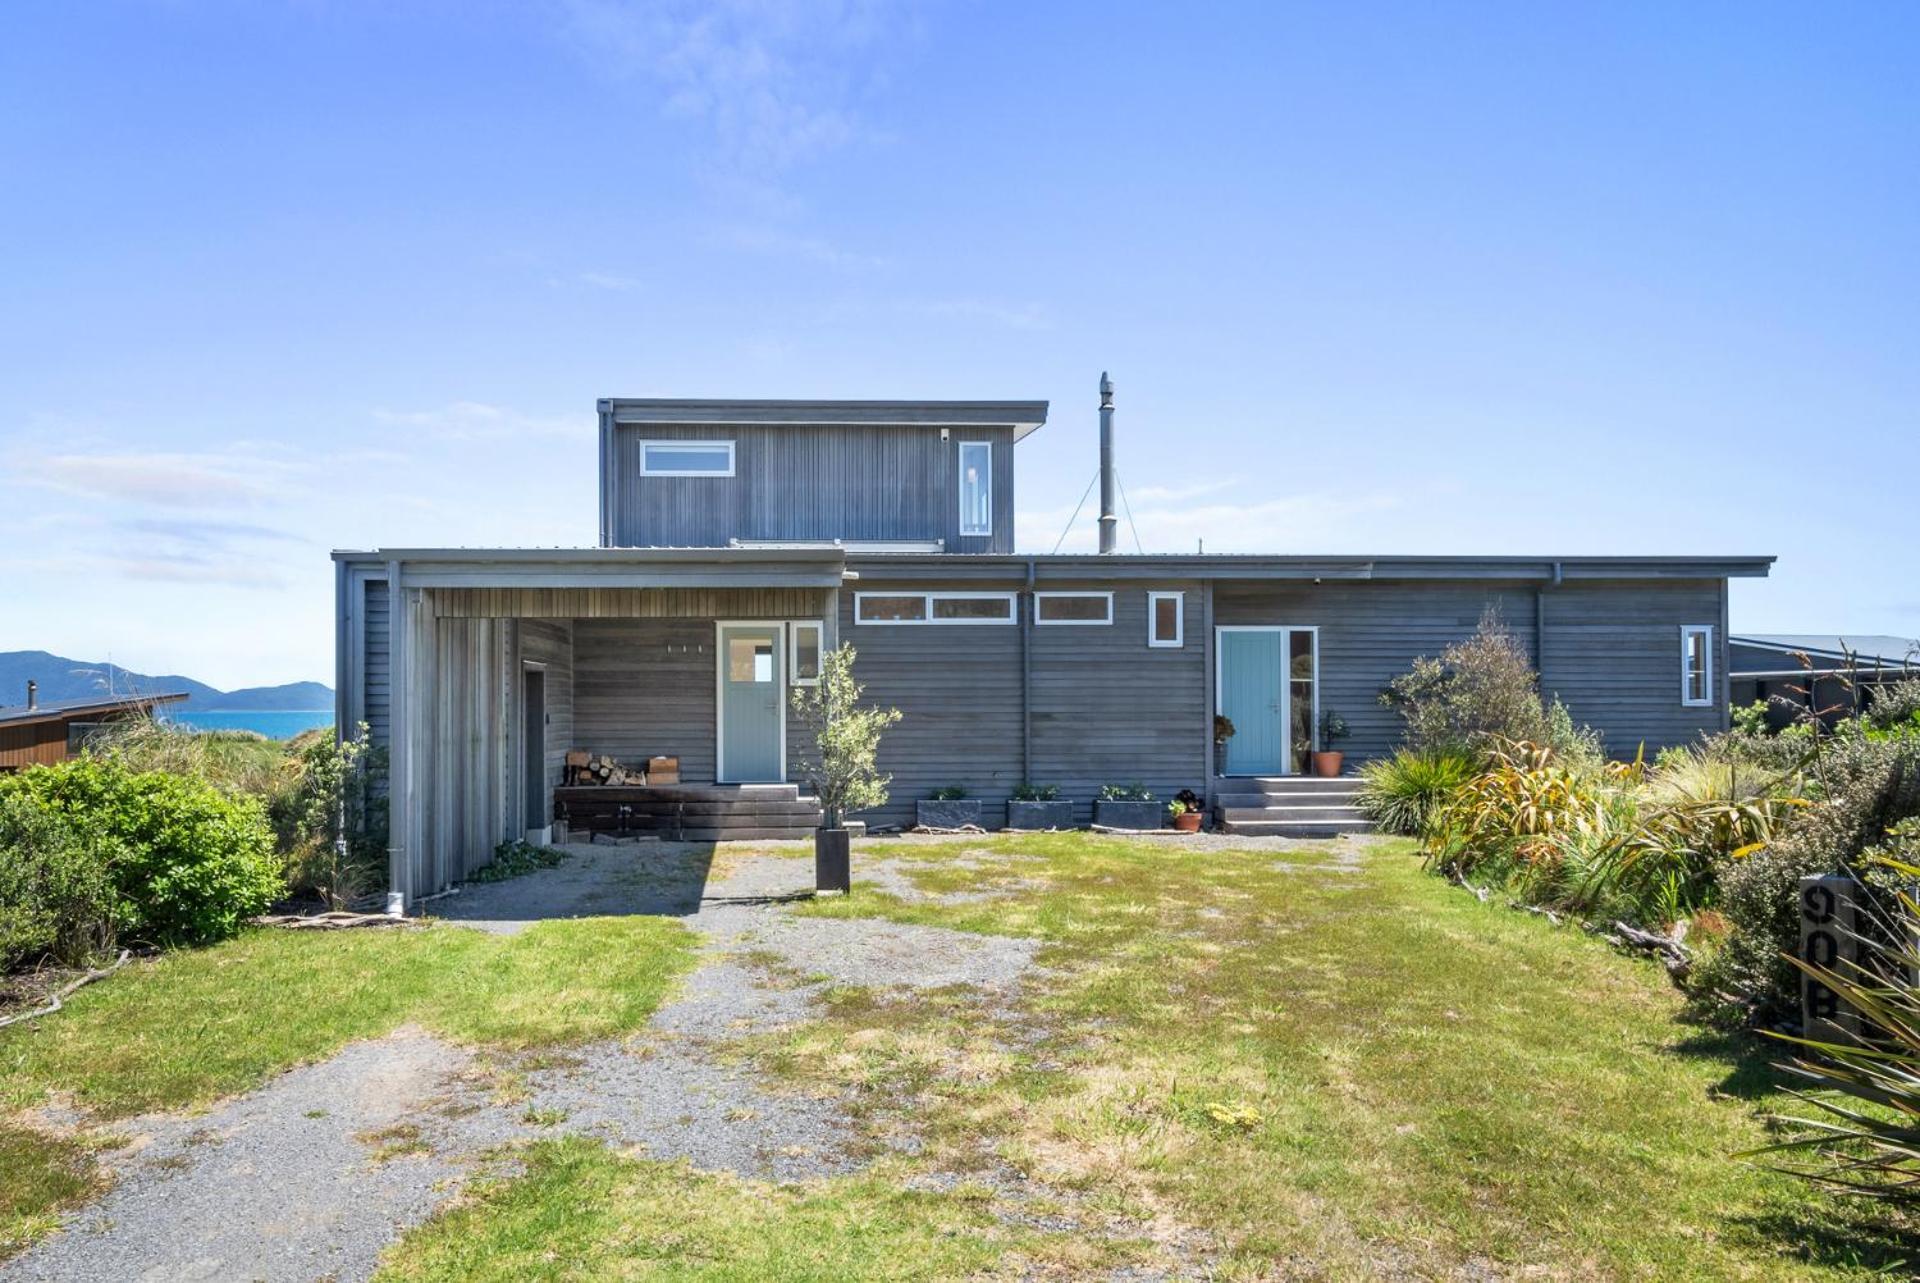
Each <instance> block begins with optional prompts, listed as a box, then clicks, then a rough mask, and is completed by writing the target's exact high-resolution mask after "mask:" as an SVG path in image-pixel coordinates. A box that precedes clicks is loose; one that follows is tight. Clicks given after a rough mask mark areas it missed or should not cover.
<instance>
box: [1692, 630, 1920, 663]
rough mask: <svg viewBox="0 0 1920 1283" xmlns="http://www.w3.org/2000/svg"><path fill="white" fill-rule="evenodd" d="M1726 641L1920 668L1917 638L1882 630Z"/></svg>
mask: <svg viewBox="0 0 1920 1283" xmlns="http://www.w3.org/2000/svg"><path fill="white" fill-rule="evenodd" d="M1727 640H1729V641H1730V642H1732V643H1733V644H1734V645H1736V646H1754V647H1757V648H1759V649H1761V650H1770V651H1774V652H1776V653H1778V654H1782V655H1793V654H1801V655H1806V656H1807V657H1808V658H1810V659H1831V660H1834V661H1836V662H1839V663H1844V662H1846V659H1847V657H1848V656H1849V655H1851V656H1852V657H1853V663H1854V664H1855V665H1856V666H1864V667H1869V668H1874V667H1879V668H1902V667H1907V666H1909V665H1911V666H1913V667H1920V639H1915V638H1912V637H1892V636H1888V635H1887V634H1884V633H1735V634H1734V635H1733V636H1731V637H1729V638H1728V639H1727ZM1735 671H1736V672H1737V671H1739V670H1738V668H1737V667H1736V668H1735Z"/></svg>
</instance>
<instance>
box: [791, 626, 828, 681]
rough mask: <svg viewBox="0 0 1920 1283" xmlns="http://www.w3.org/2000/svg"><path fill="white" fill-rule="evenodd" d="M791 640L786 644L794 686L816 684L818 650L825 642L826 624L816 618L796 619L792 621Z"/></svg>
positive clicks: (818, 677)
mask: <svg viewBox="0 0 1920 1283" xmlns="http://www.w3.org/2000/svg"><path fill="white" fill-rule="evenodd" d="M792 627H793V640H792V642H791V643H789V644H788V646H787V654H788V655H790V656H791V657H792V659H791V661H790V663H791V666H792V668H793V672H792V673H791V674H790V676H791V677H792V679H793V684H794V685H796V686H817V685H819V684H820V652H821V650H822V649H823V647H824V644H825V635H826V625H825V624H823V623H821V622H820V621H819V620H817V619H796V620H794V621H793V625H792Z"/></svg>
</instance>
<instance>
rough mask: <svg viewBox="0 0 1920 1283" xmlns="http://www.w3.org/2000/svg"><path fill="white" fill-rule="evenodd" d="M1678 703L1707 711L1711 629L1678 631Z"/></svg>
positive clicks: (1695, 626)
mask: <svg viewBox="0 0 1920 1283" xmlns="http://www.w3.org/2000/svg"><path fill="white" fill-rule="evenodd" d="M1680 702H1681V703H1682V704H1685V705H1687V706H1688V707H1690V708H1707V707H1711V706H1712V705H1713V703H1714V698H1713V627H1712V625H1710V624H1685V625H1683V626H1682V627H1681V629H1680Z"/></svg>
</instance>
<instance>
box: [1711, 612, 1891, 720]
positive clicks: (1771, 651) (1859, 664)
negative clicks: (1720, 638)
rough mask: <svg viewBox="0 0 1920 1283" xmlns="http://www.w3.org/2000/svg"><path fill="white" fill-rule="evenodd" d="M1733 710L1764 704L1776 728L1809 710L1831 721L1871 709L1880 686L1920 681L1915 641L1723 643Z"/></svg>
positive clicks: (1791, 636)
mask: <svg viewBox="0 0 1920 1283" xmlns="http://www.w3.org/2000/svg"><path fill="white" fill-rule="evenodd" d="M1727 673H1728V678H1729V681H1730V688H1729V694H1730V698H1731V700H1732V702H1733V705H1734V706H1735V707H1736V708H1744V707H1745V706H1747V705H1749V704H1752V703H1753V702H1755V701H1756V700H1765V701H1766V704H1767V721H1768V722H1769V723H1770V724H1772V725H1773V726H1774V727H1775V728H1779V727H1783V726H1785V725H1787V724H1788V723H1789V722H1792V721H1793V720H1794V719H1795V718H1797V717H1801V716H1804V715H1805V714H1806V712H1808V711H1809V710H1811V711H1813V712H1815V713H1816V714H1817V715H1818V716H1819V717H1820V719H1821V720H1822V721H1824V722H1827V723H1832V722H1835V721H1837V720H1839V719H1840V718H1843V717H1851V716H1853V715H1854V714H1855V713H1857V712H1860V711H1861V710H1863V709H1866V708H1869V707H1871V706H1872V704H1873V699H1874V695H1875V693H1876V692H1878V691H1879V689H1880V688H1881V687H1883V686H1887V685H1891V684H1892V683H1894V682H1897V681H1903V680H1906V679H1908V678H1914V677H1920V639H1914V638H1911V637H1886V636H1876V635H1867V634H1860V635H1855V636H1842V635H1840V634H1836V633H1742V634H1738V635H1736V636H1733V637H1731V638H1729V639H1728V646H1727Z"/></svg>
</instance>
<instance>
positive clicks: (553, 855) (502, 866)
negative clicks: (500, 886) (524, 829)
mask: <svg viewBox="0 0 1920 1283" xmlns="http://www.w3.org/2000/svg"><path fill="white" fill-rule="evenodd" d="M566 858H567V853H566V852H565V851H559V850H555V849H554V848H553V847H550V846H536V845H535V844H533V843H532V842H522V841H511V842H502V843H500V844H499V845H498V846H496V847H494V848H493V859H492V861H491V862H490V863H487V864H484V865H482V866H480V867H479V868H477V869H475V870H474V871H473V872H472V873H471V874H470V875H469V876H468V878H467V881H469V882H505V881H506V880H507V879H508V878H517V877H520V876H521V875H522V874H526V873H532V872H533V871H534V870H535V869H551V868H553V867H554V866H555V865H557V864H559V863H560V862H561V861H562V860H564V859H566Z"/></svg>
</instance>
